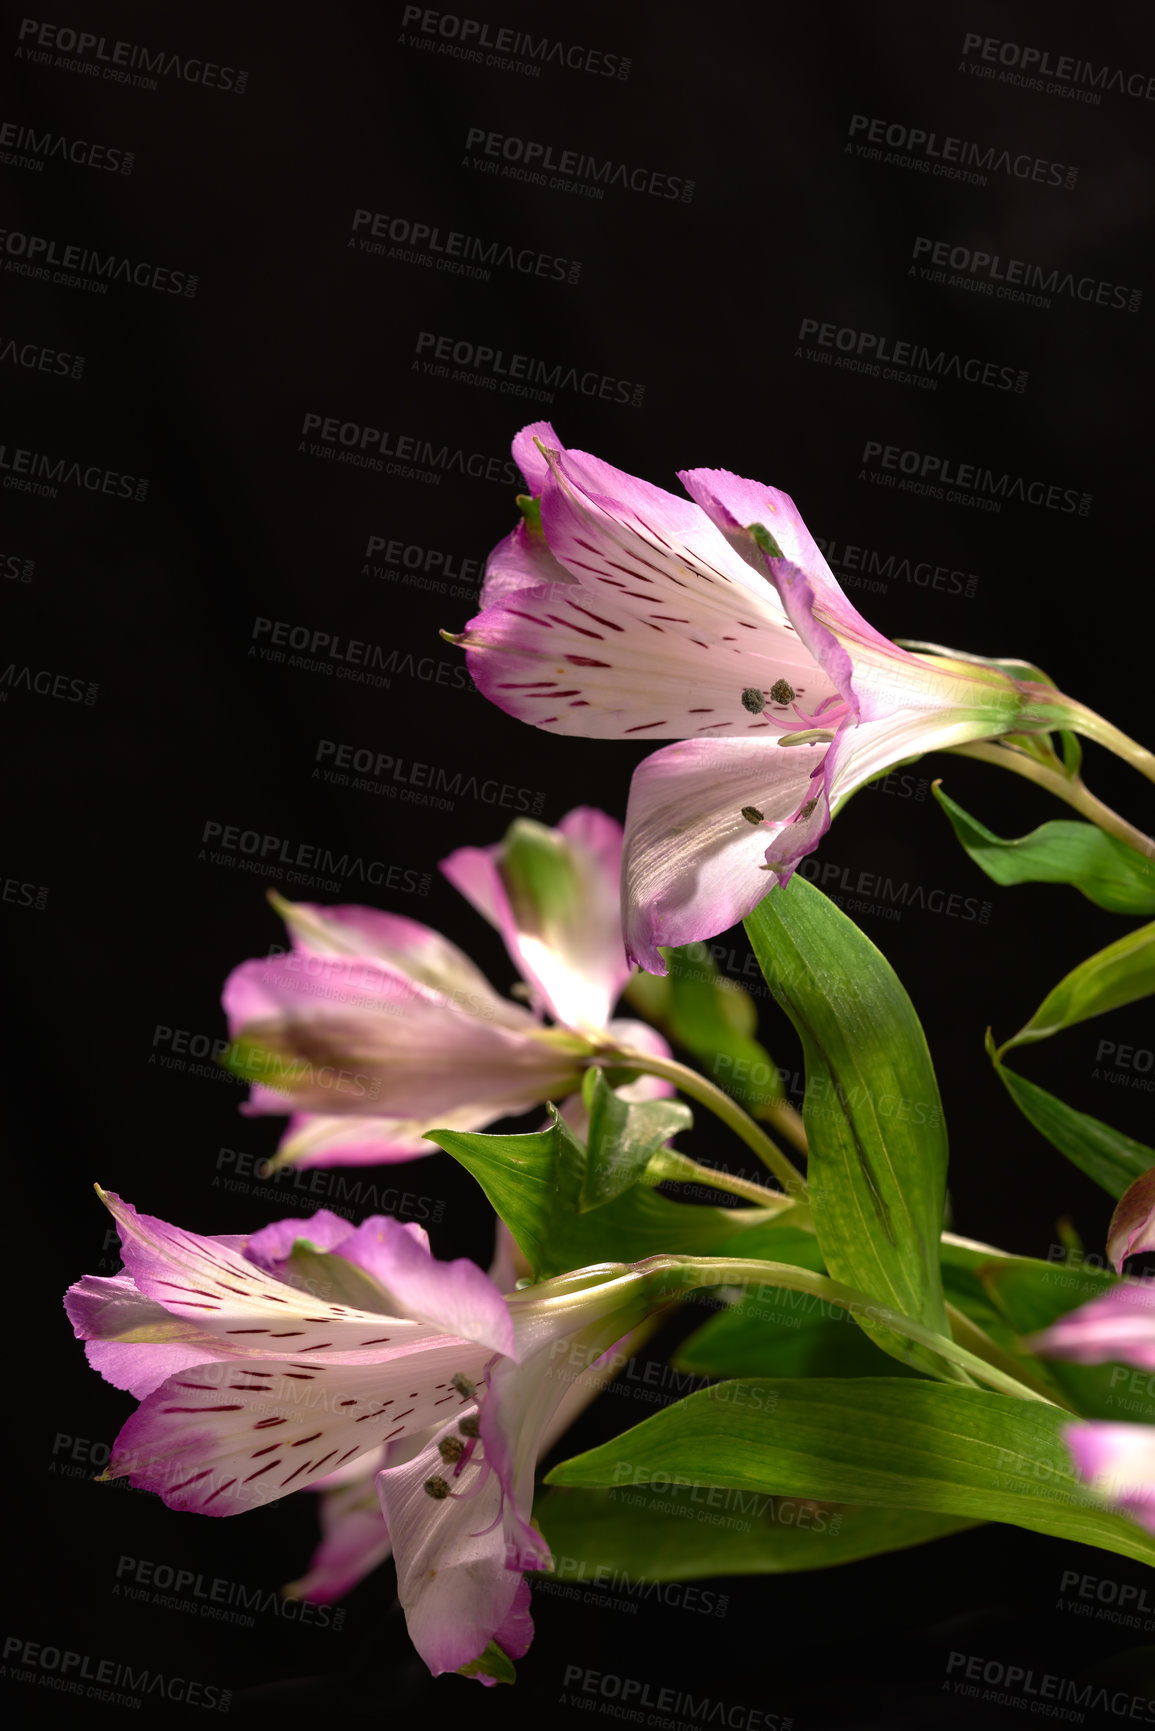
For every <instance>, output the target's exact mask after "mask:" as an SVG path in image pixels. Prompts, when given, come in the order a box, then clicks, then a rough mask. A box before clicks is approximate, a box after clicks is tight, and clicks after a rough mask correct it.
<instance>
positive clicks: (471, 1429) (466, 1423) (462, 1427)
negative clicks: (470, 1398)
mask: <svg viewBox="0 0 1155 1731" xmlns="http://www.w3.org/2000/svg"><path fill="white" fill-rule="evenodd" d="M457 1428H458V1430H459V1431H460V1432H461V1434H462V1436H480V1435H481V1420H480V1419H479V1418H478V1416H477V1414H476V1413H475V1412H471V1413H470V1415H469V1417H468V1418H463V1419H462V1421H461V1423H460V1424H459V1425H458V1427H457Z"/></svg>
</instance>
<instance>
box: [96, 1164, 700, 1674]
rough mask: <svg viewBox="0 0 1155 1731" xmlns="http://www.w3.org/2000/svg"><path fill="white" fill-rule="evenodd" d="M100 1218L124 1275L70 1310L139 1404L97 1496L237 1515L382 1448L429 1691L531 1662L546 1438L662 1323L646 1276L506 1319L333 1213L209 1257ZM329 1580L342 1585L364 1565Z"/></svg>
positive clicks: (437, 1266)
mask: <svg viewBox="0 0 1155 1731" xmlns="http://www.w3.org/2000/svg"><path fill="white" fill-rule="evenodd" d="M102 1194H103V1193H102ZM103 1199H104V1201H105V1202H106V1203H107V1205H108V1207H109V1209H110V1211H111V1212H112V1214H113V1215H114V1217H115V1219H116V1221H117V1225H118V1227H119V1229H120V1236H121V1249H122V1255H123V1257H124V1268H123V1270H122V1272H121V1273H120V1274H118V1275H115V1276H113V1277H111V1278H106V1277H102V1276H92V1275H90V1276H86V1277H85V1278H84V1279H83V1280H81V1281H79V1282H78V1283H77V1284H76V1285H75V1286H73V1287H71V1288H70V1289H69V1291H68V1293H67V1295H66V1297H65V1308H66V1309H67V1312H68V1316H69V1319H70V1321H71V1322H72V1325H73V1328H74V1330H75V1332H76V1334H77V1335H78V1337H79V1338H80V1339H82V1340H84V1341H85V1342H86V1343H87V1346H86V1350H87V1353H88V1358H89V1362H90V1363H91V1364H92V1366H93V1368H94V1369H96V1370H98V1371H99V1372H100V1373H101V1375H102V1376H104V1377H105V1378H106V1380H107V1381H109V1382H111V1383H113V1385H114V1386H115V1387H117V1388H123V1389H127V1390H128V1391H129V1392H131V1393H132V1394H134V1395H136V1396H137V1398H138V1399H139V1400H140V1405H139V1407H138V1408H137V1410H136V1412H135V1414H134V1415H133V1416H132V1417H131V1418H130V1419H129V1420H128V1422H127V1423H126V1424H125V1425H124V1427H123V1428H122V1430H121V1432H120V1434H119V1436H118V1437H117V1439H116V1441H115V1443H114V1444H113V1448H112V1454H111V1458H110V1461H109V1466H108V1471H107V1476H108V1477H111V1478H122V1477H127V1478H128V1479H129V1480H130V1482H131V1483H132V1484H133V1485H135V1486H137V1487H138V1488H139V1489H143V1490H152V1491H155V1492H157V1494H158V1495H159V1496H160V1497H161V1498H162V1499H163V1501H164V1502H165V1503H166V1504H167V1505H168V1507H169V1508H173V1509H180V1510H191V1511H194V1512H198V1513H201V1514H208V1515H229V1514H237V1513H240V1512H242V1511H243V1510H245V1509H249V1508H253V1507H255V1506H257V1505H258V1504H261V1503H266V1502H271V1501H274V1500H276V1499H277V1498H279V1497H282V1496H286V1495H288V1494H290V1493H292V1492H294V1491H297V1490H302V1489H305V1488H306V1487H308V1486H309V1485H311V1484H316V1483H318V1482H319V1481H322V1480H326V1479H330V1478H331V1476H332V1475H333V1474H334V1473H335V1472H338V1471H340V1470H341V1469H350V1470H352V1469H353V1468H354V1467H355V1466H357V1465H360V1466H362V1467H365V1468H368V1467H370V1466H373V1465H378V1464H379V1463H380V1459H381V1451H382V1449H386V1448H387V1449H388V1450H389V1451H390V1453H389V1455H388V1457H387V1459H388V1462H389V1464H388V1466H387V1468H386V1470H385V1471H383V1472H381V1473H379V1475H378V1487H379V1490H380V1494H381V1499H382V1507H383V1509H384V1515H385V1529H386V1533H387V1535H388V1538H390V1539H391V1540H392V1546H393V1551H394V1554H395V1556H396V1559H397V1573H398V1584H399V1593H400V1597H401V1602H402V1605H403V1606H404V1608H405V1612H406V1617H407V1619H408V1622H409V1628H410V1633H411V1636H412V1638H413V1641H414V1644H415V1646H416V1647H417V1649H418V1651H419V1652H420V1653H421V1655H422V1657H423V1658H424V1659H425V1660H426V1663H427V1664H428V1665H429V1667H430V1669H431V1670H432V1671H433V1672H434V1674H435V1675H437V1674H440V1673H441V1672H443V1671H458V1670H462V1669H465V1670H466V1672H467V1674H469V1675H477V1676H479V1677H480V1678H481V1680H482V1681H483V1682H485V1681H492V1677H491V1676H489V1675H488V1672H489V1671H490V1670H491V1669H492V1658H491V1660H490V1661H488V1662H487V1661H486V1660H485V1657H484V1656H485V1655H486V1653H487V1650H489V1649H490V1647H491V1644H495V1645H496V1647H497V1648H498V1649H500V1652H501V1654H503V1655H504V1656H505V1658H508V1659H516V1658H519V1657H520V1656H521V1655H522V1654H523V1653H524V1652H525V1651H526V1649H527V1647H528V1646H529V1643H530V1640H531V1639H532V1633H533V1626H532V1623H531V1621H530V1617H529V1611H528V1603H529V1589H528V1586H527V1585H526V1583H525V1581H524V1579H523V1571H525V1570H527V1569H542V1568H549V1567H550V1562H551V1560H550V1554H549V1549H548V1546H547V1545H546V1543H545V1541H544V1539H543V1538H542V1537H541V1535H540V1533H538V1532H537V1530H536V1529H535V1528H534V1527H533V1526H532V1525H531V1524H530V1514H531V1511H532V1504H533V1470H534V1465H535V1462H536V1458H537V1453H538V1451H539V1448H540V1445H541V1440H542V1437H543V1435H544V1434H545V1432H546V1430H547V1428H548V1426H549V1424H550V1422H551V1420H552V1418H553V1416H554V1414H555V1412H556V1411H557V1409H558V1408H559V1406H561V1404H562V1403H563V1402H564V1401H565V1399H566V1398H567V1396H570V1395H571V1392H572V1389H573V1385H574V1382H575V1380H577V1379H578V1378H580V1377H581V1376H583V1375H585V1374H587V1373H588V1367H589V1366H590V1365H591V1364H592V1363H594V1362H595V1361H596V1358H597V1357H598V1355H600V1354H601V1353H603V1352H605V1351H606V1350H608V1349H609V1348H610V1347H612V1345H613V1344H614V1343H615V1342H616V1341H617V1340H619V1339H621V1338H622V1337H623V1336H625V1335H626V1334H628V1333H629V1331H630V1330H631V1329H632V1328H634V1327H635V1326H636V1325H637V1324H638V1323H639V1322H640V1321H641V1320H642V1319H643V1318H644V1317H645V1316H646V1315H647V1314H649V1313H650V1312H651V1311H653V1310H654V1309H656V1308H659V1307H660V1306H661V1305H662V1304H663V1303H665V1302H666V1294H665V1293H664V1292H663V1291H662V1290H661V1288H660V1285H659V1284H658V1283H656V1282H653V1281H651V1279H650V1274H649V1270H648V1269H646V1268H645V1267H644V1266H640V1267H639V1268H638V1269H631V1268H627V1267H624V1266H622V1265H616V1264H615V1265H610V1264H606V1265H604V1266H601V1267H597V1268H590V1269H583V1270H579V1271H578V1272H577V1273H575V1274H572V1275H566V1276H564V1277H562V1278H561V1279H557V1280H550V1281H544V1282H542V1283H540V1284H539V1285H538V1286H536V1287H533V1288H530V1289H527V1290H525V1291H522V1292H515V1293H512V1294H510V1295H508V1296H505V1297H503V1295H502V1294H501V1293H500V1292H499V1291H498V1289H497V1287H496V1286H495V1285H494V1283H493V1282H492V1281H491V1280H490V1279H489V1278H488V1276H487V1275H485V1274H484V1273H482V1271H481V1269H480V1268H478V1267H477V1266H476V1264H474V1263H472V1262H469V1261H467V1260H464V1259H460V1260H458V1261H455V1262H438V1261H435V1260H434V1258H433V1256H432V1255H431V1253H430V1251H429V1245H428V1240H427V1238H426V1235H425V1233H424V1232H423V1231H422V1229H421V1228H420V1227H418V1226H415V1225H404V1226H403V1225H401V1224H399V1223H398V1222H397V1221H396V1220H392V1219H390V1218H388V1217H386V1216H376V1217H372V1218H370V1219H368V1220H365V1221H363V1222H362V1223H361V1225H360V1226H359V1227H356V1228H352V1227H350V1225H349V1223H348V1222H347V1221H345V1220H341V1219H339V1218H338V1217H337V1216H336V1215H333V1214H330V1213H328V1212H326V1211H325V1210H321V1211H319V1212H318V1213H317V1214H315V1215H313V1216H312V1217H311V1218H307V1219H292V1220H283V1221H278V1222H276V1223H275V1224H273V1225H271V1226H268V1227H265V1228H264V1229H263V1230H262V1231H260V1232H256V1233H253V1234H252V1235H251V1236H244V1235H230V1236H217V1237H210V1236H204V1235H201V1234H198V1233H193V1232H188V1231H184V1230H183V1229H181V1228H179V1227H175V1226H171V1225H169V1224H168V1223H167V1222H165V1221H163V1220H158V1219H155V1218H153V1217H151V1216H149V1215H145V1214H138V1213H137V1211H136V1210H135V1209H134V1208H132V1207H131V1206H129V1205H128V1204H126V1203H124V1202H122V1201H121V1200H120V1198H119V1197H116V1196H113V1195H105V1196H104V1197H103ZM302 1241H304V1242H302ZM559 1353H560V1355H561V1362H560V1363H559ZM395 1463H397V1464H395ZM381 1537H382V1535H380V1534H378V1539H377V1542H380V1541H381ZM329 1561H330V1564H331V1566H332V1569H333V1570H334V1571H335V1572H337V1573H338V1574H339V1572H340V1570H341V1569H342V1568H344V1569H345V1570H346V1572H348V1570H349V1569H350V1568H353V1569H357V1568H359V1567H360V1565H361V1562H362V1561H363V1555H362V1556H361V1557H358V1558H350V1557H348V1556H345V1557H342V1556H334V1557H332V1558H330V1559H329Z"/></svg>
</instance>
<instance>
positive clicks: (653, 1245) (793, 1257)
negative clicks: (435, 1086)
mask: <svg viewBox="0 0 1155 1731" xmlns="http://www.w3.org/2000/svg"><path fill="white" fill-rule="evenodd" d="M550 1110H551V1112H552V1113H553V1123H552V1124H551V1125H550V1126H549V1128H548V1129H546V1130H536V1131H532V1132H531V1133H530V1134H529V1135H527V1136H487V1135H484V1134H482V1133H481V1132H480V1131H476V1130H431V1131H430V1132H429V1140H430V1141H431V1142H436V1143H437V1145H438V1146H439V1147H441V1148H444V1149H445V1150H446V1152H447V1153H449V1154H452V1155H453V1157H454V1159H455V1160H459V1161H460V1162H461V1164H462V1165H463V1166H464V1167H465V1169H466V1171H467V1172H471V1173H472V1174H473V1176H474V1177H475V1178H476V1179H477V1182H478V1183H479V1184H480V1185H481V1188H482V1189H483V1190H484V1192H485V1194H486V1196H487V1197H488V1198H489V1200H490V1202H491V1204H492V1205H493V1208H494V1210H495V1211H496V1213H498V1214H499V1215H500V1216H501V1218H502V1219H503V1220H504V1221H505V1223H506V1225H507V1226H508V1227H509V1229H510V1231H511V1232H512V1233H513V1236H514V1237H515V1238H516V1240H517V1242H518V1244H519V1246H520V1247H521V1250H522V1253H523V1254H524V1256H525V1258H526V1260H527V1261H528V1263H529V1265H530V1267H531V1268H532V1269H533V1272H534V1275H535V1277H536V1278H537V1279H542V1280H544V1279H547V1278H548V1277H549V1276H550V1275H554V1274H567V1273H568V1272H569V1271H570V1269H573V1268H585V1267H587V1266H589V1264H591V1263H594V1262H640V1261H641V1260H642V1259H643V1257H646V1256H658V1255H661V1254H662V1253H663V1252H670V1253H675V1254H681V1255H685V1256H717V1255H722V1256H725V1255H730V1256H736V1255H740V1256H767V1257H773V1258H774V1259H776V1260H778V1261H781V1262H789V1263H796V1264H797V1265H798V1266H800V1267H806V1268H812V1267H815V1266H816V1267H818V1268H821V1266H822V1264H821V1261H820V1260H819V1250H818V1245H817V1242H816V1240H815V1238H814V1236H813V1234H812V1233H809V1232H805V1231H802V1230H800V1229H799V1228H798V1227H794V1226H791V1225H790V1224H789V1213H790V1210H789V1209H785V1210H783V1211H782V1212H781V1213H778V1212H770V1211H768V1210H766V1209H763V1208H708V1207H702V1206H699V1205H698V1204H696V1203H684V1202H674V1201H672V1200H671V1199H670V1198H669V1197H668V1196H661V1195H659V1194H658V1192H657V1191H656V1190H651V1189H649V1188H648V1187H647V1186H646V1185H644V1184H635V1185H634V1186H633V1188H632V1189H630V1190H627V1191H624V1192H623V1193H622V1194H621V1195H620V1196H616V1197H615V1198H614V1199H613V1201H611V1202H607V1203H605V1204H604V1205H603V1206H601V1207H599V1208H596V1209H594V1210H592V1211H591V1212H589V1213H584V1214H583V1213H582V1212H581V1196H582V1189H583V1186H584V1183H585V1172H586V1151H585V1149H584V1147H583V1146H582V1144H581V1143H580V1142H579V1141H578V1140H577V1138H576V1137H575V1136H574V1135H573V1133H572V1132H571V1130H570V1129H569V1126H568V1125H567V1124H566V1123H565V1120H564V1119H563V1118H561V1117H560V1116H559V1115H558V1113H557V1112H556V1111H555V1110H554V1108H552V1107H551V1108H550Z"/></svg>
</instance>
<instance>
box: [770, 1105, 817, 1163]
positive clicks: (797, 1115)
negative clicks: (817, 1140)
mask: <svg viewBox="0 0 1155 1731" xmlns="http://www.w3.org/2000/svg"><path fill="white" fill-rule="evenodd" d="M758 1116H759V1117H760V1118H764V1119H765V1120H766V1122H767V1124H773V1126H774V1128H775V1129H776V1130H778V1131H779V1132H780V1133H781V1134H782V1135H783V1136H785V1138H786V1140H787V1141H788V1142H793V1144H794V1146H795V1148H797V1150H798V1152H799V1153H800V1154H808V1153H809V1152H810V1145H809V1143H808V1142H807V1140H806V1126H805V1125H804V1124H803V1122H802V1114H801V1112H798V1111H796V1110H795V1109H794V1107H793V1106H792V1105H791V1104H790V1102H789V1100H777V1101H775V1102H774V1104H773V1105H771V1106H763V1108H762V1110H761V1111H760V1112H759V1114H758Z"/></svg>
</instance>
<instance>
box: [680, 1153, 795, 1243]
mask: <svg viewBox="0 0 1155 1731" xmlns="http://www.w3.org/2000/svg"><path fill="white" fill-rule="evenodd" d="M646 1176H647V1177H648V1178H654V1179H657V1180H658V1181H660V1182H665V1183H670V1184H706V1185H709V1187H710V1189H711V1190H721V1191H723V1192H725V1194H727V1195H729V1196H741V1198H742V1199H743V1201H745V1202H755V1203H757V1205H758V1207H759V1208H769V1209H770V1210H771V1212H773V1213H775V1214H784V1213H789V1214H790V1217H791V1224H792V1225H793V1224H795V1220H794V1215H795V1214H798V1215H799V1216H801V1215H802V1214H805V1216H806V1222H805V1224H806V1225H809V1221H810V1211H809V1209H803V1208H802V1207H801V1206H800V1205H799V1204H798V1203H797V1202H793V1201H791V1199H790V1197H788V1196H783V1194H782V1192H781V1191H780V1190H767V1188H766V1186H765V1185H764V1184H755V1182H754V1181H753V1179H751V1178H739V1177H738V1176H737V1175H736V1173H733V1172H719V1171H718V1170H717V1169H716V1168H715V1167H713V1166H701V1165H699V1163H698V1161H697V1160H691V1159H689V1157H688V1156H687V1155H685V1154H678V1153H676V1152H675V1151H674V1150H673V1149H672V1148H663V1149H660V1150H659V1152H658V1153H657V1154H655V1155H654V1156H653V1158H652V1160H651V1161H650V1163H649V1165H648V1166H647V1167H646ZM797 1224H799V1225H802V1224H803V1222H802V1221H801V1219H800V1220H799V1221H798V1222H797Z"/></svg>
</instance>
